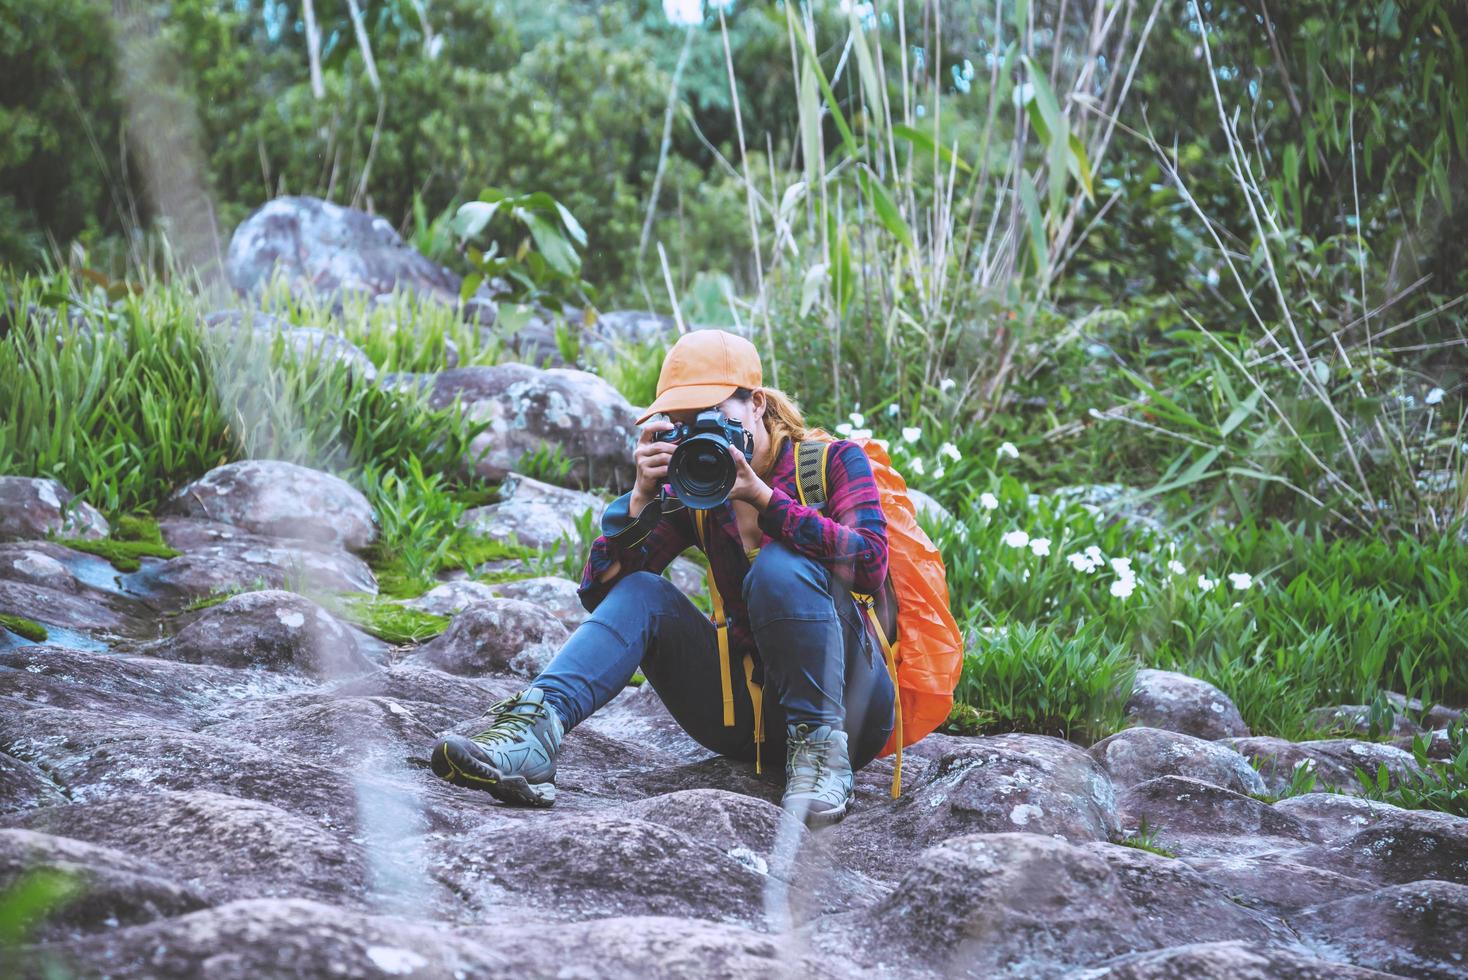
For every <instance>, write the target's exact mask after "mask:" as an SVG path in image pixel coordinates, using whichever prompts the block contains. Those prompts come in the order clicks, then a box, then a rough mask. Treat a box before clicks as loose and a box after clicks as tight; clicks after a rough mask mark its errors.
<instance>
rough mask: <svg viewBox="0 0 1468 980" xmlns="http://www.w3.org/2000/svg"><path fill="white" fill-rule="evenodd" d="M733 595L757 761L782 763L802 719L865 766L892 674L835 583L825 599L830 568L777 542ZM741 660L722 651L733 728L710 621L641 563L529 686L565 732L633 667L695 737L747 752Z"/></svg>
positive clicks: (888, 726)
mask: <svg viewBox="0 0 1468 980" xmlns="http://www.w3.org/2000/svg"><path fill="white" fill-rule="evenodd" d="M743 591H744V599H745V602H746V604H747V608H748V609H749V616H750V628H751V630H752V631H753V633H754V638H755V645H756V646H757V647H758V649H759V659H760V662H761V663H762V664H763V666H764V696H763V702H764V704H763V713H764V728H765V744H764V749H763V752H762V755H763V758H765V759H767V760H771V761H772V762H774V760H783V759H784V755H785V726H786V724H787V723H790V724H795V723H806V724H811V725H831V726H832V727H839V728H843V729H844V730H845V731H846V733H847V734H848V736H849V738H850V750H849V751H850V758H851V764H852V768H853V769H860V768H861V767H862V766H865V765H866V764H867V763H869V762H871V761H872V759H874V758H876V755H877V753H878V752H880V751H881V749H882V746H883V745H884V744H886V742H887V738H888V736H889V735H890V734H891V732H892V725H893V712H892V706H893V705H892V701H893V692H892V680H891V677H890V676H889V675H888V673H887V665H886V663H885V661H884V660H883V659H882V653H881V649H880V647H879V646H878V643H877V640H876V637H875V636H874V635H873V634H872V632H871V630H870V627H869V624H868V623H867V622H866V621H865V620H864V619H863V616H862V613H861V610H860V609H859V608H858V607H857V605H856V604H855V602H854V601H852V599H851V597H850V594H849V592H848V591H846V590H843V589H841V588H840V586H839V585H838V586H837V591H836V594H834V595H833V594H832V581H831V573H830V569H829V568H828V567H827V566H826V565H823V564H821V563H820V562H818V561H815V560H814V559H811V558H807V557H805V556H804V555H801V554H798V553H797V552H795V551H792V550H791V549H790V548H789V547H787V546H786V545H784V544H782V543H780V542H770V543H769V544H766V545H765V546H764V547H763V548H761V549H760V552H759V554H758V555H756V556H755V559H754V562H753V564H752V565H751V566H750V569H749V572H748V573H747V574H746V575H745V577H744V586H743ZM741 659H742V658H741V655H740V652H739V651H738V650H732V651H731V652H730V660H731V664H730V666H731V669H732V671H733V674H734V678H733V692H734V725H733V726H726V725H725V724H724V723H723V722H724V718H723V695H722V692H723V681H722V678H721V676H720V666H719V650H718V638H717V634H716V631H715V628H714V625H713V623H712V622H710V620H709V618H708V616H707V615H705V614H704V613H703V612H702V611H700V610H699V608H698V607H697V606H695V605H694V604H693V602H692V601H691V600H690V599H689V598H688V597H687V596H686V595H684V594H683V593H682V592H680V591H679V590H678V587H677V586H675V585H674V584H673V583H672V582H670V581H668V580H667V579H666V578H663V577H662V576H661V575H655V574H653V573H652V572H645V571H639V572H632V573H631V574H629V575H627V576H625V577H624V578H622V579H620V580H618V581H617V583H616V584H615V585H613V586H612V588H611V589H610V591H608V592H607V594H606V596H605V597H604V598H603V599H602V601H601V602H600V603H599V604H598V605H597V607H596V610H595V611H594V612H593V613H592V614H591V618H589V619H587V620H586V621H585V622H583V623H582V624H581V625H580V626H578V627H577V628H576V630H575V632H573V633H572V634H571V638H570V639H569V640H567V641H566V643H565V645H564V646H562V647H561V649H560V652H559V653H557V654H556V656H555V658H554V659H553V660H552V661H551V663H550V665H549V666H548V667H546V669H545V670H544V671H543V672H542V673H541V674H540V676H539V677H537V678H536V679H535V681H534V682H533V683H534V684H535V686H537V687H539V688H541V689H542V690H544V691H545V700H546V702H547V703H549V704H550V705H552V706H553V707H554V708H555V709H556V711H557V712H559V713H560V715H561V720H562V721H563V722H564V723H565V727H566V729H567V730H568V731H569V730H570V729H572V728H574V727H575V726H576V725H578V724H580V723H581V722H582V721H583V720H585V718H586V717H587V716H588V715H590V714H591V713H592V712H593V711H596V710H597V709H598V708H600V707H601V706H602V705H604V704H606V703H607V702H608V701H610V700H611V699H612V698H613V697H615V696H616V695H617V694H618V693H619V692H620V691H621V690H622V689H623V688H624V687H625V686H626V685H627V682H628V681H629V680H630V679H631V677H632V674H633V672H634V671H636V670H637V669H638V667H639V666H640V667H641V668H642V672H643V674H644V675H645V676H646V677H647V679H648V682H649V683H650V684H652V686H653V688H654V689H655V690H656V691H657V692H658V696H659V697H660V698H662V700H663V703H664V704H665V705H666V706H667V708H668V711H669V713H670V714H672V716H673V718H674V719H675V720H676V721H677V722H678V724H679V725H681V726H682V727H683V729H684V730H685V731H686V732H688V734H689V735H690V736H692V738H693V739H694V741H696V742H698V743H699V744H700V745H702V746H704V747H705V748H707V749H709V750H710V751H713V752H717V753H719V754H720V755H725V756H729V757H731V758H735V759H745V760H752V759H754V758H755V744H754V705H753V703H752V701H751V699H750V696H749V692H748V690H747V688H746V686H745V677H744V667H743V664H742V663H741V662H740V661H741ZM774 768H775V769H777V770H778V768H779V763H775V764H774Z"/></svg>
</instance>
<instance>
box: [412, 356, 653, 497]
mask: <svg viewBox="0 0 1468 980" xmlns="http://www.w3.org/2000/svg"><path fill="white" fill-rule="evenodd" d="M455 398H457V399H459V400H460V401H461V402H462V403H463V405H464V408H465V411H466V412H467V413H468V414H469V415H470V416H471V417H473V418H476V419H480V420H483V421H487V422H488V423H489V427H488V429H486V430H485V431H484V432H483V433H481V434H480V435H479V436H478V437H477V438H476V439H475V440H474V442H473V443H472V444H471V446H470V453H471V455H472V457H473V465H474V469H475V472H477V473H478V474H479V475H480V476H482V477H484V478H485V479H489V480H500V479H503V478H504V477H506V476H508V475H509V474H510V472H511V471H513V470H515V469H517V468H519V467H520V465H521V458H522V457H523V456H525V455H526V454H534V453H537V452H551V451H553V450H556V449H559V450H560V451H561V452H562V453H563V454H564V456H565V458H566V459H568V460H570V461H571V468H570V470H569V472H568V473H567V480H568V481H569V482H570V483H571V484H572V485H575V486H578V487H582V488H589V487H598V486H599V487H608V488H610V489H611V490H613V491H614V492H616V493H621V492H623V491H624V490H629V489H631V487H632V480H633V478H634V475H635V474H634V472H633V470H634V467H633V463H632V449H633V447H634V446H635V445H636V442H637V436H638V431H639V430H638V427H637V421H636V420H637V411H636V410H635V409H634V408H633V407H632V406H631V405H630V404H628V402H627V399H626V398H623V397H622V394H621V392H619V391H617V389H615V388H613V387H612V386H611V385H610V384H608V383H607V382H606V381H605V380H603V379H602V378H599V377H597V376H596V375H594V374H589V373H587V372H586V371H576V370H572V369H569V368H548V369H545V370H541V369H539V368H534V367H530V366H529V365H527V364H496V365H494V366H492V367H467V368H456V369H455V370H452V371H442V372H440V373H439V374H438V375H436V376H435V378H434V381H433V388H432V390H431V391H430V394H429V401H430V404H432V405H433V406H434V407H437V408H444V407H446V406H448V405H450V404H452V403H453V401H454V399H455Z"/></svg>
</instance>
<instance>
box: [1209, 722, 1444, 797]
mask: <svg viewBox="0 0 1468 980" xmlns="http://www.w3.org/2000/svg"><path fill="white" fill-rule="evenodd" d="M1223 743H1224V744H1225V745H1229V746H1231V747H1232V748H1234V749H1236V750H1237V751H1239V752H1241V753H1243V754H1244V755H1245V756H1247V757H1248V758H1249V759H1250V760H1252V761H1253V762H1254V764H1255V765H1256V766H1258V768H1259V774H1260V775H1261V776H1263V777H1264V783H1265V785H1266V786H1268V787H1269V791H1270V792H1271V793H1284V792H1285V791H1286V790H1288V789H1289V787H1290V784H1291V781H1292V780H1293V779H1294V775H1295V771H1296V770H1297V769H1300V768H1304V769H1308V770H1310V771H1311V772H1313V773H1314V774H1315V778H1316V785H1317V786H1318V787H1320V788H1322V789H1323V788H1325V787H1327V786H1329V787H1333V788H1334V789H1336V790H1338V791H1340V792H1343V793H1353V794H1354V793H1360V792H1361V782H1360V780H1359V779H1358V778H1357V777H1356V770H1357V769H1358V768H1359V769H1361V770H1362V771H1363V772H1365V773H1366V774H1367V775H1368V776H1370V777H1371V778H1372V779H1375V778H1376V771H1377V767H1378V766H1382V765H1384V766H1386V768H1387V773H1388V776H1389V781H1390V782H1391V783H1392V784H1393V785H1395V784H1396V783H1397V782H1398V781H1400V780H1401V779H1403V778H1410V777H1411V776H1413V775H1415V774H1416V773H1417V772H1419V771H1420V770H1419V767H1418V765H1417V760H1416V759H1414V758H1413V757H1412V753H1410V752H1407V751H1404V750H1403V749H1399V748H1397V747H1396V746H1393V745H1383V744H1382V743H1380V742H1363V741H1360V740H1358V739H1354V738H1324V739H1319V740H1317V741H1310V742H1290V741H1287V740H1285V739H1282V738H1274V737H1272V736H1268V735H1256V736H1253V737H1251V738H1229V739H1224V740H1223Z"/></svg>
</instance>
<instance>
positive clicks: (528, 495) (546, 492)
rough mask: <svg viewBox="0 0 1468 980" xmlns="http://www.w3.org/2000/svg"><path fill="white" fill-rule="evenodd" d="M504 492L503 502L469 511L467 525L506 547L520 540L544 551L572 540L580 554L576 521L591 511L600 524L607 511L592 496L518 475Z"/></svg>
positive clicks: (579, 540)
mask: <svg viewBox="0 0 1468 980" xmlns="http://www.w3.org/2000/svg"><path fill="white" fill-rule="evenodd" d="M500 493H501V494H502V495H503V497H504V499H503V500H501V501H500V502H499V503H495V504H486V505H484V506H483V507H474V508H472V509H470V510H468V511H465V513H464V521H463V523H464V526H465V527H466V528H468V529H469V531H470V532H471V533H473V534H475V535H476V536H478V537H481V538H488V539H489V540H491V541H503V542H504V543H506V544H509V543H512V542H516V541H518V542H519V543H520V544H522V545H524V546H525V547H527V548H535V549H540V550H549V549H553V548H555V547H556V546H557V545H561V544H562V543H563V539H564V538H567V537H569V538H570V539H571V541H572V546H573V548H574V549H575V550H576V551H577V552H578V553H579V551H580V550H581V547H582V546H581V532H580V531H579V530H578V529H577V527H576V522H577V521H578V520H581V519H584V515H585V514H586V512H587V511H590V512H591V519H592V521H593V522H596V521H599V520H600V519H601V513H602V510H603V509H604V508H605V505H604V504H603V503H602V502H601V500H599V499H598V498H597V497H595V496H593V495H592V494H589V493H584V492H582V491H579V490H567V489H566V488H564V487H557V486H553V485H552V484H549V483H542V482H541V481H539V480H533V479H531V478H530V477H528V476H521V475H520V474H518V473H512V474H510V475H509V476H508V477H507V478H506V480H505V482H504V484H502V485H501V487H500ZM595 526H596V525H595V524H593V527H595Z"/></svg>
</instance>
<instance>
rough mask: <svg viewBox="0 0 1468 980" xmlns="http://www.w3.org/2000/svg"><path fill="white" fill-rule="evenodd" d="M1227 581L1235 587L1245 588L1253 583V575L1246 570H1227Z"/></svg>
mask: <svg viewBox="0 0 1468 980" xmlns="http://www.w3.org/2000/svg"><path fill="white" fill-rule="evenodd" d="M1228 582H1229V584H1230V585H1232V586H1233V587H1234V588H1236V589H1240V590H1242V589H1247V588H1248V587H1249V586H1251V585H1253V584H1254V576H1252V575H1250V574H1249V573H1248V572H1229V573H1228Z"/></svg>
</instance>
